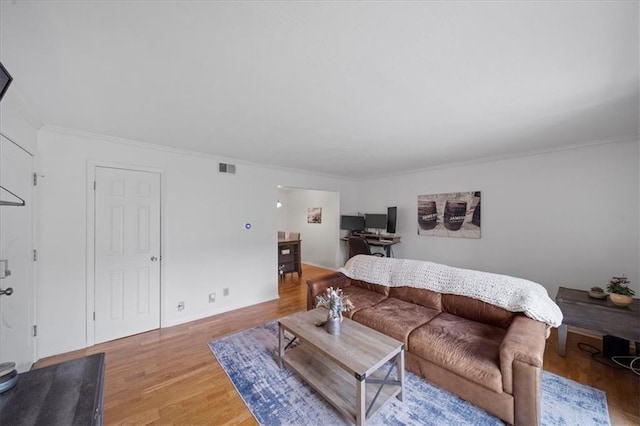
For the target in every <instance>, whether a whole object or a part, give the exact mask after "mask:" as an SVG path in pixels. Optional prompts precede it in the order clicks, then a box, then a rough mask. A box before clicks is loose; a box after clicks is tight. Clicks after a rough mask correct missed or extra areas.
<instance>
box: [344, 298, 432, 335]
mask: <svg viewBox="0 0 640 426" xmlns="http://www.w3.org/2000/svg"><path fill="white" fill-rule="evenodd" d="M439 313H440V312H439V311H436V310H435V309H429V308H425V307H424V306H420V305H416V304H414V303H409V302H405V301H404V300H400V299H396V298H391V297H390V298H388V299H385V300H383V301H382V302H380V303H378V304H377V305H374V306H372V307H370V308H364V309H361V310H359V311H358V312H356V313H355V314H354V315H353V316H352V317H351V318H352V319H354V320H355V321H358V322H359V323H361V324H364V325H366V326H368V327H371V328H373V329H374V330H378V331H379V332H381V333H384V334H386V335H387V336H391V337H393V338H394V339H397V340H400V341H401V342H404V343H405V345H406V344H407V338H408V337H409V333H411V332H412V331H413V330H414V329H415V328H416V327H419V326H421V325H422V324H425V323H427V322H428V321H430V320H431V319H433V317H435V316H436V315H438V314H439Z"/></svg>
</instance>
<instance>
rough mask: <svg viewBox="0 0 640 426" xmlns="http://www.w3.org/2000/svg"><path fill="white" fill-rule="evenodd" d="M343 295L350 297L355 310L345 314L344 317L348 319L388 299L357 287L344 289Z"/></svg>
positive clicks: (352, 286)
mask: <svg viewBox="0 0 640 426" xmlns="http://www.w3.org/2000/svg"><path fill="white" fill-rule="evenodd" d="M352 284H353V282H352ZM342 294H343V295H345V296H348V297H349V300H351V303H353V309H352V310H350V311H348V312H345V313H344V316H345V317H347V318H353V314H355V313H356V312H358V311H359V310H361V309H365V308H368V307H370V306H373V305H375V304H377V303H380V302H382V301H383V300H385V299H386V298H387V296H385V295H384V294H380V293H377V292H375V291H369V290H365V289H364V288H361V287H359V286H357V285H350V286H347V287H344V288H343V289H342Z"/></svg>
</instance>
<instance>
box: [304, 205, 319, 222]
mask: <svg viewBox="0 0 640 426" xmlns="http://www.w3.org/2000/svg"><path fill="white" fill-rule="evenodd" d="M307 223H322V207H309V208H308V209H307Z"/></svg>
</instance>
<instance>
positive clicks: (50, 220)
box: [37, 128, 355, 357]
mask: <svg viewBox="0 0 640 426" xmlns="http://www.w3.org/2000/svg"><path fill="white" fill-rule="evenodd" d="M38 150H39V155H40V164H41V167H40V172H41V173H42V174H44V175H45V176H46V177H45V178H43V179H42V185H41V187H40V188H39V190H38V196H39V206H38V217H39V218H40V221H39V242H38V246H39V250H40V259H39V261H38V264H37V268H38V275H39V277H40V280H39V295H38V320H39V333H40V337H39V339H40V350H39V355H40V357H44V356H48V355H52V354H57V353H61V352H66V351H69V350H74V349H78V348H82V347H84V346H86V337H85V335H86V327H87V321H86V314H85V303H86V301H85V299H86V281H87V277H86V271H87V267H86V264H87V260H86V256H85V253H86V244H87V230H86V226H87V225H86V223H87V218H86V212H87V195H86V194H87V187H88V183H87V164H88V162H89V161H104V162H118V163H122V164H125V165H131V166H145V167H153V168H159V169H163V170H164V173H163V176H162V179H163V182H164V184H163V186H164V188H163V191H164V192H163V194H162V198H163V203H164V206H165V210H164V212H163V213H164V215H163V217H162V221H163V232H164V234H163V243H162V244H163V254H162V256H163V260H162V262H163V263H162V267H163V269H162V271H163V276H162V292H163V294H162V308H163V310H164V312H165V315H164V317H163V324H164V325H165V326H168V325H173V324H178V323H182V322H186V321H189V320H193V319H196V318H201V317H205V316H209V315H213V314H216V313H221V312H224V311H227V310H231V309H236V308H239V307H243V306H248V305H252V304H255V303H260V302H264V301H267V300H271V299H274V298H277V297H278V285H277V250H276V240H277V230H278V229H277V222H276V206H275V203H276V199H277V191H276V186H277V185H278V184H281V185H287V186H296V187H300V186H302V187H308V188H318V189H323V190H329V191H338V192H340V194H341V197H342V203H343V204H345V205H346V206H347V207H350V208H352V209H353V208H354V206H353V203H354V201H353V200H354V199H355V198H354V196H353V194H354V192H355V191H354V189H355V184H354V183H351V182H346V181H341V180H338V179H332V178H326V177H320V176H310V175H304V174H299V173H294V172H291V171H283V170H275V169H269V168H262V167H257V166H253V165H243V164H239V163H236V165H237V174H236V175H225V174H219V173H218V172H217V161H218V160H217V159H215V158H211V157H207V156H204V155H199V154H193V155H192V154H186V153H177V152H171V151H167V150H161V149H155V148H153V147H149V146H145V145H143V144H122V143H118V142H117V141H116V140H115V139H111V138H105V137H98V136H95V135H88V134H83V133H79V132H72V131H64V130H56V129H46V128H45V129H43V130H41V131H40V133H39V136H38ZM232 162H233V161H232ZM247 222H250V223H252V225H253V227H252V229H251V230H249V231H248V230H246V229H245V227H244V224H245V223H247ZM303 232H304V231H303ZM225 287H228V288H229V289H230V296H229V297H226V298H223V297H218V298H217V301H216V302H215V303H214V304H209V303H208V301H207V295H208V294H209V293H210V292H212V291H215V292H217V294H218V295H222V289H223V288H225ZM178 301H185V303H186V308H185V310H184V311H182V312H178V311H177V308H176V306H177V303H178ZM89 326H92V324H89Z"/></svg>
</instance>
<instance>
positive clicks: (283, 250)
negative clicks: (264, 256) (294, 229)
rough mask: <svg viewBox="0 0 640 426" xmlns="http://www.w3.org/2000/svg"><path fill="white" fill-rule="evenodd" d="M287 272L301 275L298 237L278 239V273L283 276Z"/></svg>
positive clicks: (300, 254)
mask: <svg viewBox="0 0 640 426" xmlns="http://www.w3.org/2000/svg"><path fill="white" fill-rule="evenodd" d="M289 272H297V273H298V278H300V275H302V241H301V240H300V239H286V238H282V239H278V273H279V274H280V278H284V276H285V275H286V274H288V273H289Z"/></svg>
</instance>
